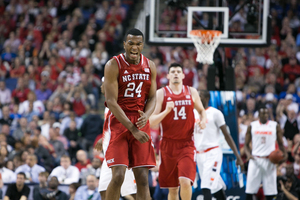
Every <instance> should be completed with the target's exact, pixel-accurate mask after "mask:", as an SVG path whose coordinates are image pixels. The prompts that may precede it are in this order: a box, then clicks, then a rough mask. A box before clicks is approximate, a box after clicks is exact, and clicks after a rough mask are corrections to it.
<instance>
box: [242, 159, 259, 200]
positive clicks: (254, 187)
mask: <svg viewBox="0 0 300 200" xmlns="http://www.w3.org/2000/svg"><path fill="white" fill-rule="evenodd" d="M260 162H261V158H255V160H252V159H251V160H249V166H248V172H247V184H246V200H252V199H253V198H254V194H256V193H257V192H258V189H259V187H260V184H261V181H262V172H261V169H260V168H261V166H260Z"/></svg>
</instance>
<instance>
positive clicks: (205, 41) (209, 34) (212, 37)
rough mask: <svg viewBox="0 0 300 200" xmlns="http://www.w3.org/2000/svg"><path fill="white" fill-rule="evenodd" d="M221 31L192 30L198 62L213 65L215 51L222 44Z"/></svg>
mask: <svg viewBox="0 0 300 200" xmlns="http://www.w3.org/2000/svg"><path fill="white" fill-rule="evenodd" d="M221 34H222V32H221V31H213V30H191V32H190V35H191V38H192V40H193V42H194V45H195V47H196V49H197V52H198V53H197V59H196V60H197V61H198V62H199V63H203V64H209V65H210V64H213V63H214V60H213V55H214V52H215V49H216V48H217V46H218V45H219V43H220V38H221Z"/></svg>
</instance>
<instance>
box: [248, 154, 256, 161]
mask: <svg viewBox="0 0 300 200" xmlns="http://www.w3.org/2000/svg"><path fill="white" fill-rule="evenodd" d="M251 159H252V160H255V158H254V157H253V156H252V155H250V156H248V155H247V161H249V160H251Z"/></svg>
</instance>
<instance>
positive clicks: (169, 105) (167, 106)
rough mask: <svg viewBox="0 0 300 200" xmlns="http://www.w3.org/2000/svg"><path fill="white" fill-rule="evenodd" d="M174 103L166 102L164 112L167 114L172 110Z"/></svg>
mask: <svg viewBox="0 0 300 200" xmlns="http://www.w3.org/2000/svg"><path fill="white" fill-rule="evenodd" d="M174 106H175V104H174V101H168V102H167V104H166V111H167V112H168V113H169V112H170V111H171V110H173V109H174Z"/></svg>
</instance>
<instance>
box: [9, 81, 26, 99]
mask: <svg viewBox="0 0 300 200" xmlns="http://www.w3.org/2000/svg"><path fill="white" fill-rule="evenodd" d="M29 92H30V90H29V88H26V87H25V85H24V79H23V78H18V83H17V87H16V89H14V90H13V92H12V97H17V99H18V101H19V102H20V103H22V102H23V101H25V100H27V95H28V93H29Z"/></svg>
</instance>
